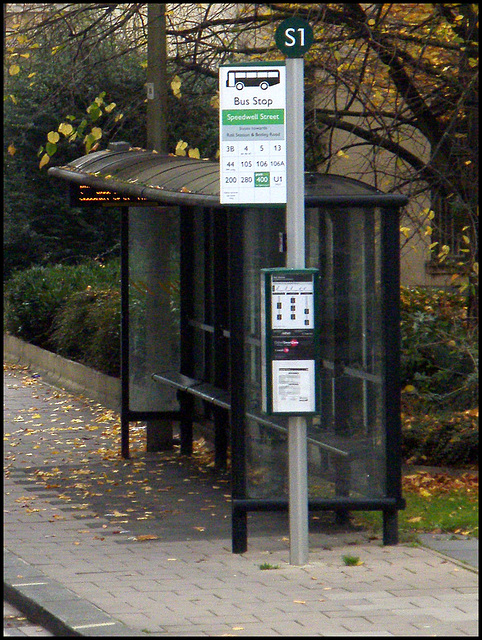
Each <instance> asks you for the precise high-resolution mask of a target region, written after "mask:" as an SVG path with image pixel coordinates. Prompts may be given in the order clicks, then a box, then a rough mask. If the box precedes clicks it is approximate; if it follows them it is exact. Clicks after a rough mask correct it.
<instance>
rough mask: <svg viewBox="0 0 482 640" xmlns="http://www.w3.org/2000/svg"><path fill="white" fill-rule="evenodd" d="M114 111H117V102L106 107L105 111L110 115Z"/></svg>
mask: <svg viewBox="0 0 482 640" xmlns="http://www.w3.org/2000/svg"><path fill="white" fill-rule="evenodd" d="M112 109H115V102H111V103H110V104H108V105H107V106H106V107H105V111H106V113H110V112H111V111H112Z"/></svg>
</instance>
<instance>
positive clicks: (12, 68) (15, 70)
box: [8, 64, 20, 76]
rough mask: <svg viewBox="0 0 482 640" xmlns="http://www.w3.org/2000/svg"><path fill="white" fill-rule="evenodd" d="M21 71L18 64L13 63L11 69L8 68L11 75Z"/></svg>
mask: <svg viewBox="0 0 482 640" xmlns="http://www.w3.org/2000/svg"><path fill="white" fill-rule="evenodd" d="M19 72H20V67H19V66H18V64H12V66H11V67H10V69H9V70H8V73H9V74H10V75H11V76H16V75H17V73H19Z"/></svg>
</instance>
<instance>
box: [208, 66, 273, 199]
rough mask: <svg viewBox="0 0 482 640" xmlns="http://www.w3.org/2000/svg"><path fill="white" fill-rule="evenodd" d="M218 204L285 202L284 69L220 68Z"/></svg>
mask: <svg viewBox="0 0 482 640" xmlns="http://www.w3.org/2000/svg"><path fill="white" fill-rule="evenodd" d="M219 101H220V109H219V117H220V120H219V131H220V142H219V145H220V179H221V188H220V201H221V204H284V203H286V117H285V116H286V68H285V66H284V65H280V64H259V66H258V65H253V64H246V65H239V66H231V65H229V66H222V67H220V68H219Z"/></svg>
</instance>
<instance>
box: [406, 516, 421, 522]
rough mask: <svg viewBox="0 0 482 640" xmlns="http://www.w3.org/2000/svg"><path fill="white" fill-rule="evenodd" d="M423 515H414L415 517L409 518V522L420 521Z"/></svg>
mask: <svg viewBox="0 0 482 640" xmlns="http://www.w3.org/2000/svg"><path fill="white" fill-rule="evenodd" d="M421 519H422V516H414V517H413V518H409V519H408V520H407V522H420V520H421Z"/></svg>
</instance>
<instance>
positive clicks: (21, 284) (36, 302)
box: [4, 260, 120, 350]
mask: <svg viewBox="0 0 482 640" xmlns="http://www.w3.org/2000/svg"><path fill="white" fill-rule="evenodd" d="M119 279H120V270H119V261H118V260H113V261H111V262H110V263H107V264H106V265H102V264H100V263H98V262H96V261H94V260H92V261H89V262H87V263H84V264H80V265H76V266H65V265H54V266H49V267H39V266H34V267H31V268H30V269H26V270H24V271H19V272H17V273H15V274H14V275H13V276H12V277H11V278H10V279H9V280H8V282H7V283H6V285H5V310H4V329H5V330H6V331H7V332H9V333H11V334H12V335H14V336H17V337H18V338H21V339H23V340H25V341H26V342H30V343H32V344H35V345H37V346H39V347H42V348H44V349H49V350H55V345H54V344H53V343H52V330H53V323H54V320H55V318H56V316H57V314H58V313H59V312H60V309H61V308H62V305H63V304H64V303H65V302H66V300H67V299H68V298H69V296H71V295H72V294H73V293H75V292H76V291H82V290H86V289H87V287H89V286H90V287H92V288H94V287H96V288H104V289H105V288H110V287H115V286H117V287H118V286H119Z"/></svg>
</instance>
